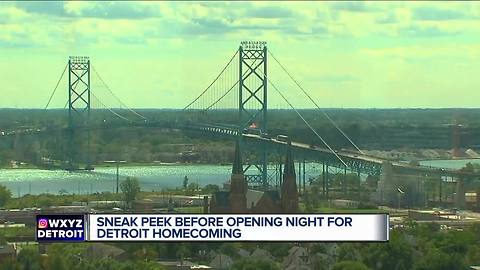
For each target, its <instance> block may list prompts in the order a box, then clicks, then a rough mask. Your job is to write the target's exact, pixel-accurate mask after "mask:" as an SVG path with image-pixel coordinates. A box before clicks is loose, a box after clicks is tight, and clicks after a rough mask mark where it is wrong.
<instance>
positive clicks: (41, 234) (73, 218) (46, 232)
mask: <svg viewBox="0 0 480 270" xmlns="http://www.w3.org/2000/svg"><path fill="white" fill-rule="evenodd" d="M36 219H37V226H36V227H37V235H36V236H37V241H39V242H42V241H52V242H81V241H85V240H86V237H85V231H86V224H85V215H37V217H36Z"/></svg>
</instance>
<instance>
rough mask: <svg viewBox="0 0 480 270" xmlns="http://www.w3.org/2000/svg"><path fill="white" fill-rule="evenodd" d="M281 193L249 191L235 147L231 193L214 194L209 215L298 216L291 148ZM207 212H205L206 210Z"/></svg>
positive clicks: (274, 191) (238, 151) (219, 192)
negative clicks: (277, 214) (270, 214)
mask: <svg viewBox="0 0 480 270" xmlns="http://www.w3.org/2000/svg"><path fill="white" fill-rule="evenodd" d="M284 168H285V169H284V173H283V182H282V185H281V189H280V191H281V192H279V191H277V190H267V191H258V190H251V189H248V185H247V181H246V180H245V175H244V174H243V165H242V158H241V151H240V144H239V143H238V142H237V144H236V146H235V159H234V162H233V168H232V176H231V179H230V190H224V191H218V192H215V193H214V194H213V196H212V199H211V200H210V207H209V208H210V209H209V212H210V213H215V214H220V213H264V214H267V213H297V212H298V190H297V184H296V175H295V166H294V163H293V154H292V149H291V146H289V147H288V150H287V158H286V161H285V166H284ZM205 210H206V209H205Z"/></svg>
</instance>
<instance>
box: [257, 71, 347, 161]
mask: <svg viewBox="0 0 480 270" xmlns="http://www.w3.org/2000/svg"><path fill="white" fill-rule="evenodd" d="M260 73H261V74H262V75H263V76H264V77H265V78H266V79H267V81H268V83H269V84H270V85H271V86H272V87H273V89H274V90H275V91H277V93H278V94H279V95H280V96H281V97H282V98H283V100H285V101H286V102H287V104H288V105H289V106H290V108H292V109H293V110H294V111H295V112H296V113H297V115H298V116H299V117H300V118H301V119H302V121H303V122H304V123H305V125H307V127H308V128H309V129H310V130H311V131H312V132H313V133H315V135H317V137H318V138H319V139H320V140H321V141H322V143H323V144H324V145H325V146H326V147H327V148H328V150H330V152H332V153H333V154H334V155H335V157H336V158H337V159H338V160H340V162H342V164H343V165H344V166H345V167H348V165H347V163H345V161H343V159H342V158H341V157H340V156H339V155H338V154H337V152H335V150H333V149H332V147H330V145H329V144H328V143H327V142H326V141H325V139H323V137H322V136H320V134H318V133H317V131H316V130H315V129H314V128H313V127H312V126H311V125H310V123H308V121H307V120H305V118H304V117H303V115H302V114H301V113H300V112H299V111H298V110H297V109H296V108H295V107H294V106H293V104H292V103H291V102H290V101H288V99H287V98H286V97H285V96H284V95H283V93H282V92H281V91H280V90H279V89H278V88H277V87H276V86H275V84H274V83H273V82H272V81H271V80H270V79H269V78H268V77H267V75H266V74H264V73H263V71H261V70H260Z"/></svg>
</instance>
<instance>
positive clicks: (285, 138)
mask: <svg viewBox="0 0 480 270" xmlns="http://www.w3.org/2000/svg"><path fill="white" fill-rule="evenodd" d="M277 141H279V142H286V143H289V142H290V138H288V136H287V135H277Z"/></svg>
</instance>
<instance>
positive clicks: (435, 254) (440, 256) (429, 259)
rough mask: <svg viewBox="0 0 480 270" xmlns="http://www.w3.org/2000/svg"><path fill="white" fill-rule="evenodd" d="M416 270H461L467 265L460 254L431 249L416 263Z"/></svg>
mask: <svg viewBox="0 0 480 270" xmlns="http://www.w3.org/2000/svg"><path fill="white" fill-rule="evenodd" d="M414 269H415V270H461V269H466V265H464V262H463V260H462V258H461V256H460V255H458V254H455V253H454V254H450V253H445V252H442V251H440V250H435V249H433V250H432V249H430V250H429V251H428V253H427V254H425V255H424V256H422V258H421V259H420V261H419V262H418V263H417V264H416V265H415V267H414Z"/></svg>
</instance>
